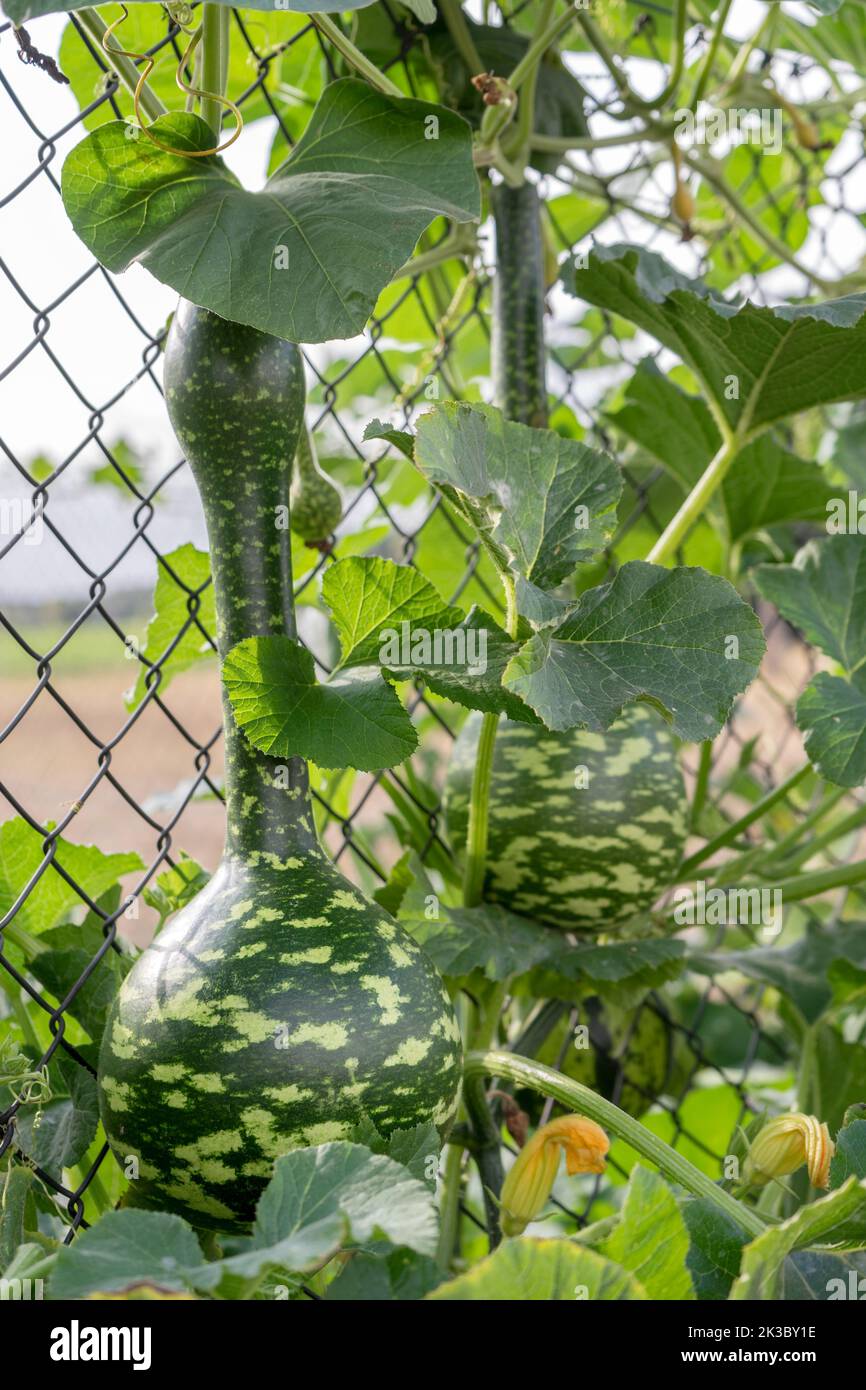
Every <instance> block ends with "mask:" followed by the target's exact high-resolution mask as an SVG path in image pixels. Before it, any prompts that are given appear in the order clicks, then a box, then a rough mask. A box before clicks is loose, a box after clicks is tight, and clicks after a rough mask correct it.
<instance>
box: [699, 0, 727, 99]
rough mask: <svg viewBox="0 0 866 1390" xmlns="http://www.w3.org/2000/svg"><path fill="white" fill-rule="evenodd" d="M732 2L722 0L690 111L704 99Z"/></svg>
mask: <svg viewBox="0 0 866 1390" xmlns="http://www.w3.org/2000/svg"><path fill="white" fill-rule="evenodd" d="M732 3H733V0H722V3H721V5H720V6H719V12H718V15H717V17H716V23H715V27H714V29H713V37H712V38H711V39H710V46H709V48H708V49H707V51H706V53H705V54H704V60H703V63H702V64H701V70H700V72H699V73H698V80H697V82H696V83H695V89H694V91H693V93H692V99H691V101H690V102H689V110H690V111H696V110H697V108H698V105H699V104H700V102H701V101H703V98H704V93H705V92H706V90H707V86H708V85H709V81H710V78H711V76H712V73H713V67H714V66H715V62H716V58H717V56H718V52H719V44H720V43H721V41H722V35H723V34H724V32H725V25H726V23H727V20H728V14H729V13H730V9H731V5H732Z"/></svg>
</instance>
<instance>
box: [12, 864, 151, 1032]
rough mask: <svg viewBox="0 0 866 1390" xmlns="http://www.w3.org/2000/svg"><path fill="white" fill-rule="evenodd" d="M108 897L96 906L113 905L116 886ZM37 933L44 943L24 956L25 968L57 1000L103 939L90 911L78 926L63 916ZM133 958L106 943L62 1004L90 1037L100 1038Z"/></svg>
mask: <svg viewBox="0 0 866 1390" xmlns="http://www.w3.org/2000/svg"><path fill="white" fill-rule="evenodd" d="M108 897H109V895H104V896H103V898H102V900H101V903H100V906H103V907H109V908H110V910H111V911H114V909H115V908H116V907H117V904H118V903H119V901H120V890H119V888H117V889H115V890H114V892H113V893H111V895H110V899H111V900H110V902H109V901H107V899H108ZM41 939H42V942H43V943H44V945H45V946H47V947H48V949H47V950H45V951H40V952H39V954H38V955H35V956H34V957H33V959H32V960H30V961H28V968H29V969H30V971H31V972H32V974H33V975H35V977H36V979H37V980H38V981H39V983H40V984H41V985H44V987H45V988H46V989H47V990H49V991H50V993H51V994H53V995H54V997H55V999H56V1000H57V1001H58V1003H60V1002H61V1001H62V1000H64V999H65V998H66V996H67V995H68V994H69V992H70V990H71V989H72V988H73V987H74V986H75V985H77V984H78V982H79V981H80V980H81V978H82V976H83V975H84V973H85V971H86V970H87V968H88V966H89V965H90V964H91V962H92V961H93V959H94V957H95V956H96V954H97V952H98V951H99V950H100V949H101V948H102V946H103V945H104V936H103V933H102V929H101V927H100V925H99V921H98V920H97V918H96V915H95V914H94V913H90V914H89V915H88V918H87V920H86V921H84V922H82V924H81V925H80V926H75V925H72V924H71V923H68V922H66V923H63V924H62V925H61V926H59V927H52V928H50V929H49V930H48V931H47V932H43V934H42V938H41ZM132 964H133V959H132V956H130V955H126V954H121V952H119V951H115V950H114V949H109V950H108V951H106V953H105V955H104V956H103V957H102V959H101V961H100V962H99V964H98V966H97V967H96V969H95V970H94V971H93V972H92V973H91V974H90V975H89V976H88V977H87V979H86V980H85V981H84V984H83V985H81V987H80V988H79V989H78V990H77V991H76V993H75V996H74V997H73V999H72V1000H71V1001H70V1003H69V1004H68V1005H67V1008H66V1012H67V1013H68V1014H69V1015H71V1017H72V1018H75V1019H77V1020H78V1022H79V1023H80V1024H81V1026H82V1028H84V1029H85V1030H86V1031H87V1032H88V1033H89V1034H90V1037H91V1038H92V1040H93V1041H94V1042H95V1043H98V1042H99V1041H100V1039H101V1038H102V1033H103V1029H104V1028H105V1022H106V1019H107V1018H108V1012H109V1010H110V1008H111V1006H112V1004H113V1003H114V1000H115V998H116V996H117V992H118V990H119V989H120V986H121V985H122V983H123V981H124V979H125V977H126V975H127V974H128V973H129V971H130V970H131V968H132Z"/></svg>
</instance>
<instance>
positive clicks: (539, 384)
mask: <svg viewBox="0 0 866 1390" xmlns="http://www.w3.org/2000/svg"><path fill="white" fill-rule="evenodd" d="M490 206H491V211H492V213H493V221H494V225H495V227H496V275H495V277H494V280H493V326H492V342H491V355H492V359H493V361H492V366H493V390H494V399H495V402H496V404H497V405H498V406H499V408H500V410H503V411H504V412H505V414H506V415H507V416H508V418H509V419H510V420H519V421H520V422H521V424H524V425H534V426H535V427H536V428H543V427H544V426H545V425H546V424H547V384H546V370H545V368H546V348H545V342H544V312H545V304H544V242H543V238H542V230H541V211H540V203H539V197H538V189H537V188H536V186H535V184H533V183H524V184H521V185H520V187H519V188H511V187H509V185H508V184H506V183H501V184H498V185H497V186H496V187H495V188H491V190H490Z"/></svg>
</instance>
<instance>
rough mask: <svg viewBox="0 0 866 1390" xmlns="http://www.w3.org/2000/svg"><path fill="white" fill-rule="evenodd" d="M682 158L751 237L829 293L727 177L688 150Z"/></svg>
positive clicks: (829, 285) (827, 284) (829, 288)
mask: <svg viewBox="0 0 866 1390" xmlns="http://www.w3.org/2000/svg"><path fill="white" fill-rule="evenodd" d="M683 159H684V161H685V162H686V163H687V164H689V165H690V166H691V168H692V169H694V170H695V171H696V172H697V173H699V174H700V176H701V178H702V179H705V180H706V182H707V183H708V184H710V186H711V187H712V188H714V189H715V191H716V192H717V193H718V195H719V197H720V198H723V199H724V201H725V202H726V203H727V204H728V206H729V207H731V208H733V210H734V212H735V213H736V214H737V216H738V217H739V218H740V220H741V221H742V222H744V223H745V224H746V226H747V227H748V228H749V229H750V231H752V232H754V234H755V236H756V237H758V238H759V240H761V241H762V242H763V243H764V245H765V246H766V247H767V248H768V250H770V251H772V253H773V255H774V256H778V257H779V260H780V261H784V262H785V263H786V265H789V266H790V267H791V269H792V270H796V272H797V274H798V275H802V276H803V278H804V279H805V280H808V281H809V283H810V284H812V285H815V286H816V288H817V289H819V290H820V291H821V293H822V294H833V293H834V292H835V289H836V287H835V286H834V285H833V284H832V283H831V282H830V281H829V280H825V279H823V278H822V277H821V276H820V275H815V274H813V272H812V271H811V270H807V269H806V267H805V266H804V265H801V264H800V262H799V260H798V259H797V257H796V256H795V254H794V252H793V251H791V250H790V248H789V247H787V246H786V245H785V243H784V242H783V241H781V240H780V239H779V237H777V236H774V235H773V233H772V232H769V231H768V230H767V228H766V227H765V226H764V225H763V223H762V222H760V221H759V219H758V218H757V217H755V216H754V215H753V213H752V210H751V208H749V207H748V206H747V204H746V203H744V202H743V199H742V198H741V197H740V196H739V194H738V193H736V192H735V191H734V189H733V188H731V186H730V184H729V183H728V181H727V179H725V178H724V177H723V175H722V174H721V173H720V172H719V171H718V170H717V169H716V168H715V167H714V165H713V162H712V161H711V160H709V159H704V158H702V157H701V156H700V155H697V154H695V153H694V152H693V151H692V150H684V151H683Z"/></svg>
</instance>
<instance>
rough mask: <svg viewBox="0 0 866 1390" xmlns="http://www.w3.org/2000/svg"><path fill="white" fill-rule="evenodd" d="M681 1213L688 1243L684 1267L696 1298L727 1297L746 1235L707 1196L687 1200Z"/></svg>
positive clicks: (738, 1267) (736, 1272) (738, 1269)
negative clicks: (689, 1276) (687, 1234)
mask: <svg viewBox="0 0 866 1390" xmlns="http://www.w3.org/2000/svg"><path fill="white" fill-rule="evenodd" d="M681 1211H682V1215H683V1220H684V1221H685V1223H686V1226H687V1228H688V1232H689V1240H690V1242H691V1243H690V1245H689V1253H688V1257H687V1259H686V1264H687V1266H688V1271H689V1274H690V1275H691V1277H692V1283H693V1285H694V1289H695V1294H696V1296H697V1297H698V1298H699V1299H725V1298H727V1297H728V1294H729V1293H730V1290H731V1285H732V1283H733V1282H734V1280H735V1279H736V1277H737V1275H738V1274H739V1272H740V1258H741V1255H742V1250H743V1246H744V1245H745V1243H746V1241H747V1239H748V1236H747V1235H746V1232H745V1231H744V1230H743V1229H742V1227H741V1226H739V1225H737V1223H736V1222H735V1221H733V1220H732V1219H731V1217H730V1216H728V1214H727V1212H725V1211H722V1210H721V1208H719V1207H718V1206H716V1203H715V1202H713V1201H710V1199H709V1198H708V1197H696V1198H689V1199H687V1200H686V1201H684V1202H683V1203H682V1206H681Z"/></svg>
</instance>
